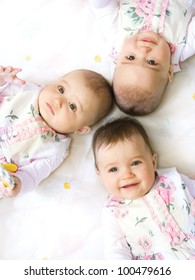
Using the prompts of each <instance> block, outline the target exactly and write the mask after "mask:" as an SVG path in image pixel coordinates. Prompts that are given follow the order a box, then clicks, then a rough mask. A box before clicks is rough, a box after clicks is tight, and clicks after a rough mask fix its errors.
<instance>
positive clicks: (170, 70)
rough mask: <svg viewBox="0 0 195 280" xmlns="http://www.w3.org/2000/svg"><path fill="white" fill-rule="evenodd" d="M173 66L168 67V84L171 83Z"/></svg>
mask: <svg viewBox="0 0 195 280" xmlns="http://www.w3.org/2000/svg"><path fill="white" fill-rule="evenodd" d="M173 74H174V73H173V65H170V68H169V83H171V82H172V80H173Z"/></svg>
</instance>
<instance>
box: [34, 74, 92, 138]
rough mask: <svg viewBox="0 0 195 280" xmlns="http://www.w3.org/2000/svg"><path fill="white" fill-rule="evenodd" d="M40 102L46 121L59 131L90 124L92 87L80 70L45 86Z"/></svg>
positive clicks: (74, 129)
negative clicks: (86, 82) (86, 83)
mask: <svg viewBox="0 0 195 280" xmlns="http://www.w3.org/2000/svg"><path fill="white" fill-rule="evenodd" d="M38 102H39V111H40V114H41V116H42V117H43V119H44V120H45V122H46V123H47V124H48V125H49V126H50V127H51V128H53V129H54V130H55V131H56V132H59V133H71V132H75V131H77V130H79V129H81V128H82V127H83V126H88V125H89V120H90V118H91V116H92V113H93V102H92V97H91V92H90V89H89V88H87V87H86V86H85V83H84V80H83V76H82V75H81V74H80V73H79V72H71V73H69V74H68V75H66V76H64V77H62V78H60V79H59V80H57V81H56V82H54V83H52V84H50V85H48V86H46V87H44V88H43V90H42V91H41V92H40V94H39V101H38Z"/></svg>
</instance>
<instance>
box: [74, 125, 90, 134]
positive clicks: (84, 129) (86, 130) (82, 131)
mask: <svg viewBox="0 0 195 280" xmlns="http://www.w3.org/2000/svg"><path fill="white" fill-rule="evenodd" d="M90 131H91V128H90V127H89V126H83V127H82V128H80V129H78V130H76V131H75V132H74V133H75V134H80V135H81V134H87V133H89V132H90Z"/></svg>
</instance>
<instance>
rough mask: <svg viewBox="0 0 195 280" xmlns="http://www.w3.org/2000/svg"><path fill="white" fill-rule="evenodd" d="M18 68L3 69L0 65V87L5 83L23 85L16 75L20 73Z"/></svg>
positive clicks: (22, 81)
mask: <svg viewBox="0 0 195 280" xmlns="http://www.w3.org/2000/svg"><path fill="white" fill-rule="evenodd" d="M21 71H22V69H20V68H13V67H11V66H6V67H3V66H2V65H0V86H3V85H4V84H6V83H15V84H19V85H23V84H25V81H24V80H22V79H20V78H18V76H17V74H18V73H19V72H21Z"/></svg>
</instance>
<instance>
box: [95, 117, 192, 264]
mask: <svg viewBox="0 0 195 280" xmlns="http://www.w3.org/2000/svg"><path fill="white" fill-rule="evenodd" d="M93 152H94V158H95V166H96V170H97V174H98V175H99V176H100V179H101V181H102V182H103V184H104V186H105V187H106V189H107V191H108V193H109V197H108V199H107V202H106V204H105V207H104V210H103V225H104V230H105V248H106V249H105V253H106V258H108V259H133V260H141V259H143V260H160V259H195V218H194V214H195V213H194V210H195V200H194V198H195V181H194V180H191V179H189V178H188V177H186V176H184V175H183V174H180V173H179V172H178V171H177V170H176V168H169V169H161V170H157V155H156V154H155V153H154V151H153V149H152V147H151V144H150V141H149V138H148V135H147V134H146V131H145V129H144V128H143V126H142V125H141V124H140V123H139V122H138V121H136V120H135V119H131V118H121V119H118V120H114V121H112V122H108V123H107V124H105V125H104V126H102V127H100V128H98V130H97V131H96V132H95V134H94V137H93ZM191 208H192V209H191ZM190 210H191V211H190Z"/></svg>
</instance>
